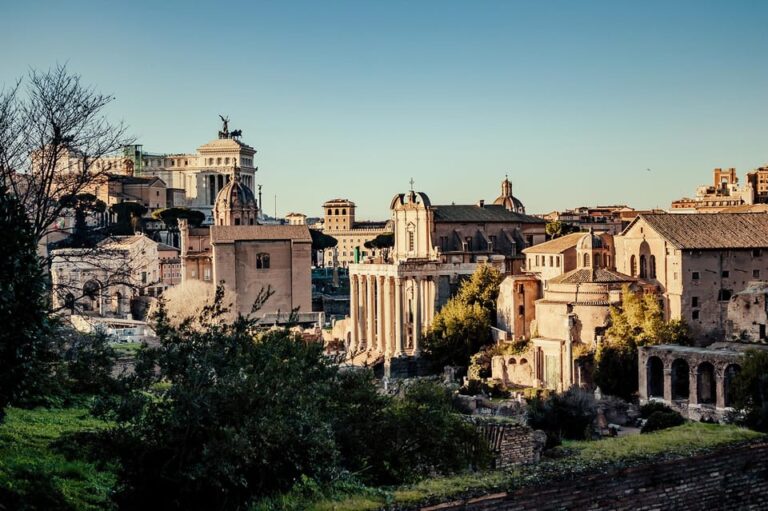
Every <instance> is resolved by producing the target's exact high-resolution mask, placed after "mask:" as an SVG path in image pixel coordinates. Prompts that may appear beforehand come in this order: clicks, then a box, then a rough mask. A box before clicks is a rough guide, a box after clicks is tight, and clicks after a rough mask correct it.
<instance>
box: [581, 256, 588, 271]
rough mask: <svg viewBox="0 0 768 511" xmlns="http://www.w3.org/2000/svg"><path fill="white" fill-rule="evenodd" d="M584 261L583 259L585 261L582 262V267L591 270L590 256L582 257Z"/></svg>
mask: <svg viewBox="0 0 768 511" xmlns="http://www.w3.org/2000/svg"><path fill="white" fill-rule="evenodd" d="M582 259H583V261H582V265H583V266H584V267H585V268H589V254H584V256H583V257H582Z"/></svg>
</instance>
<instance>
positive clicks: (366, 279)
mask: <svg viewBox="0 0 768 511" xmlns="http://www.w3.org/2000/svg"><path fill="white" fill-rule="evenodd" d="M349 284H350V304H349V307H350V319H351V323H352V324H351V328H350V334H351V336H350V337H351V338H350V344H349V352H350V354H352V355H354V354H356V353H359V352H362V351H368V352H377V353H379V354H381V355H383V356H385V357H400V356H403V355H412V356H417V355H419V354H420V353H421V350H422V344H421V341H422V335H423V332H424V331H425V330H426V329H427V328H428V327H429V326H430V325H431V324H432V320H433V319H434V315H435V301H436V287H435V286H436V283H435V280H434V279H433V277H432V276H424V275H418V274H414V275H392V274H391V272H381V273H380V272H370V273H362V274H354V273H353V274H351V275H350V283H349Z"/></svg>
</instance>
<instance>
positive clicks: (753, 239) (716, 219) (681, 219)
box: [627, 213, 768, 250]
mask: <svg viewBox="0 0 768 511" xmlns="http://www.w3.org/2000/svg"><path fill="white" fill-rule="evenodd" d="M640 219H644V220H645V221H646V222H647V223H648V225H649V226H650V227H651V228H652V229H654V230H655V231H656V232H658V233H659V235H660V236H662V237H663V238H665V239H666V240H667V241H669V242H670V243H671V244H673V245H674V246H675V247H677V248H680V249H701V250H706V249H724V248H766V247H768V215H766V214H765V213H695V214H678V215H675V214H650V215H640V216H639V217H638V220H636V222H637V221H640ZM629 228H631V226H630V227H628V228H627V230H628V229H629Z"/></svg>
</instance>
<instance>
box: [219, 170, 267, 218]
mask: <svg viewBox="0 0 768 511" xmlns="http://www.w3.org/2000/svg"><path fill="white" fill-rule="evenodd" d="M256 207H257V204H256V197H254V195H253V191H252V190H251V189H250V188H248V187H247V186H246V185H245V184H243V182H242V181H240V174H238V173H235V176H234V178H232V179H230V180H229V182H227V184H225V185H224V188H222V189H221V191H219V194H218V195H217V196H216V209H217V210H223V209H245V208H256Z"/></svg>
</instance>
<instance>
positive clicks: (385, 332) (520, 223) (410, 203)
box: [345, 180, 546, 367]
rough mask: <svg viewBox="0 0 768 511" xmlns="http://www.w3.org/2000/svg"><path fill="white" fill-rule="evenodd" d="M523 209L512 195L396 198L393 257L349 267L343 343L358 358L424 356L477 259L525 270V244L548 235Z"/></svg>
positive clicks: (406, 195) (362, 360)
mask: <svg viewBox="0 0 768 511" xmlns="http://www.w3.org/2000/svg"><path fill="white" fill-rule="evenodd" d="M505 181H506V180H505ZM502 188H503V189H505V188H504V184H503V185H502ZM506 190H510V189H509V188H506ZM510 192H511V190H510ZM513 199H514V200H513ZM521 207H522V204H521V203H520V202H519V201H518V200H517V199H515V198H512V197H509V201H508V203H507V204H504V203H502V204H485V203H484V201H480V202H478V203H477V204H475V205H447V206H436V205H432V203H431V201H430V199H429V197H428V196H427V195H426V194H425V193H422V192H416V191H414V190H411V191H410V192H408V193H402V194H398V195H395V197H394V198H393V199H392V201H391V203H390V211H391V218H392V224H393V227H394V238H395V242H394V247H393V248H392V250H391V251H390V252H389V254H388V257H387V259H386V260H374V261H370V262H366V263H362V264H351V265H350V266H349V271H350V317H349V319H348V324H347V328H346V330H345V331H346V339H345V341H346V344H347V353H348V356H349V358H350V359H351V360H352V362H353V363H373V362H374V361H380V360H383V361H385V367H387V364H389V363H390V362H391V360H392V359H397V358H400V357H418V356H419V355H420V354H421V352H422V338H423V334H424V332H425V331H426V330H427V329H428V328H429V327H430V326H431V324H432V321H433V319H434V317H435V313H436V312H437V311H438V310H439V309H440V307H441V306H442V305H443V304H444V303H445V302H446V301H447V300H448V299H449V298H450V296H451V295H452V294H453V293H454V292H455V291H456V289H457V287H458V284H459V282H460V280H461V279H462V278H465V277H467V276H469V275H471V274H472V273H473V272H474V271H475V269H476V268H477V266H478V265H479V264H491V265H493V266H495V267H496V268H498V269H499V270H500V271H502V272H503V273H508V274H511V273H513V272H514V271H516V269H519V268H521V267H522V264H523V261H524V257H523V255H522V249H523V248H525V247H526V246H528V245H529V244H531V245H532V244H535V243H538V242H541V241H544V239H545V236H546V235H545V229H544V226H545V223H544V221H543V220H541V219H539V218H535V217H531V216H528V215H525V214H523V213H520V212H518V211H519V210H520V208H521Z"/></svg>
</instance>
